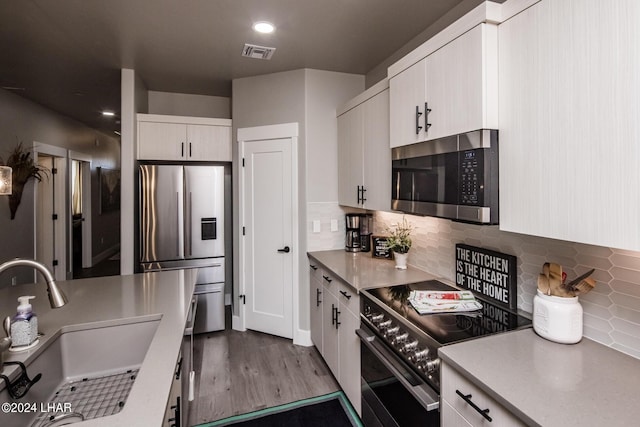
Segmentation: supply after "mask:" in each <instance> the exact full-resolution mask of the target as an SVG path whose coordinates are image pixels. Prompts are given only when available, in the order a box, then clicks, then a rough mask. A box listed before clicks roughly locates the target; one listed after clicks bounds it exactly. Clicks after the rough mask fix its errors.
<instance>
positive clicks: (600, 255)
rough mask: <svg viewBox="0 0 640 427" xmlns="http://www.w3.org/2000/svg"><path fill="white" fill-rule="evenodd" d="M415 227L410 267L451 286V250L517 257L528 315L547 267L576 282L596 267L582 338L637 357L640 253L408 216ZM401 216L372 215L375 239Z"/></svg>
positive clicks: (521, 295) (586, 302) (639, 349)
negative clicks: (550, 264) (459, 247)
mask: <svg viewBox="0 0 640 427" xmlns="http://www.w3.org/2000/svg"><path fill="white" fill-rule="evenodd" d="M407 219H408V220H409V222H410V223H412V224H413V225H414V227H415V231H414V233H413V236H412V237H413V246H412V248H411V251H410V255H409V264H411V265H414V266H416V267H418V268H421V269H423V270H427V271H429V272H430V273H433V274H436V275H439V276H442V277H445V278H447V279H450V280H452V281H455V276H454V274H455V265H454V260H455V245H456V243H466V244H469V245H473V246H478V247H482V248H487V249H492V250H496V251H499V252H503V253H506V254H511V255H515V256H516V257H517V258H518V308H519V309H522V310H524V311H527V312H529V313H531V312H532V311H533V296H534V294H535V291H536V288H537V277H538V274H539V273H540V272H541V271H542V264H544V263H545V262H556V263H558V264H561V265H562V268H563V271H566V272H567V276H568V279H569V280H570V279H572V278H575V277H577V276H579V275H580V274H582V273H585V272H586V271H588V270H590V269H592V268H594V269H595V272H594V274H593V276H592V277H593V279H595V280H596V281H597V284H596V287H595V288H594V290H593V291H591V292H589V293H588V294H586V295H584V296H581V297H580V302H581V303H582V307H583V309H584V336H585V337H588V338H590V339H592V340H594V341H598V342H600V343H602V344H604V345H607V346H610V347H613V348H615V349H617V350H620V351H622V352H624V353H627V354H629V355H631V356H633V357H636V358H640V252H631V251H623V250H618V249H611V248H605V247H600V246H590V245H584V244H580V243H572V242H565V241H561V240H553V239H546V238H542V237H535V236H528V235H524V234H516V233H509V232H504V231H500V230H499V229H498V227H497V226H478V225H471V224H463V223H458V222H452V221H449V220H444V219H439V218H432V217H418V216H412V215H407ZM399 220H402V215H401V214H394V213H388V212H376V213H375V216H374V229H375V233H376V234H384V231H385V230H386V229H387V228H388V227H389V226H390V225H391V224H394V223H396V222H397V221H399Z"/></svg>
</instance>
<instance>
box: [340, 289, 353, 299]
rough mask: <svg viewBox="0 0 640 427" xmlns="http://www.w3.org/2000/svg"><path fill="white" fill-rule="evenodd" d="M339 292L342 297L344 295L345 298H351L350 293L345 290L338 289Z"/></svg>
mask: <svg viewBox="0 0 640 427" xmlns="http://www.w3.org/2000/svg"><path fill="white" fill-rule="evenodd" d="M340 293H341V294H342V296H343V297H345V298H346V299H351V295H349V294H348V293H346V292H345V291H340Z"/></svg>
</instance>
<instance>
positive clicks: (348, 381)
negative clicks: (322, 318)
mask: <svg viewBox="0 0 640 427" xmlns="http://www.w3.org/2000/svg"><path fill="white" fill-rule="evenodd" d="M340 305H341V307H340V315H339V317H338V320H339V322H340V325H339V329H338V330H339V343H338V349H339V365H340V377H339V383H340V386H341V387H342V389H343V390H344V392H345V394H346V395H347V397H348V398H349V401H350V402H351V405H353V407H354V408H355V410H356V412H357V413H358V414H360V413H361V412H360V403H361V402H360V387H361V386H360V339H359V338H358V336H357V335H356V329H358V328H359V327H360V319H359V318H358V316H356V315H355V314H354V313H352V312H351V311H349V309H348V308H347V307H346V306H345V305H344V304H340Z"/></svg>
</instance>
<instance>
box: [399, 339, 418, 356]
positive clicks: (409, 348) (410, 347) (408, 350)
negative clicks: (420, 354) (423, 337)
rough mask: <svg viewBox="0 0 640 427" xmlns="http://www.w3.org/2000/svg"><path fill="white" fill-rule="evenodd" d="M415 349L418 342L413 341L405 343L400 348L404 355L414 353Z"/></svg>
mask: <svg viewBox="0 0 640 427" xmlns="http://www.w3.org/2000/svg"><path fill="white" fill-rule="evenodd" d="M417 348H418V340H413V341H411V342H409V343H406V344H405V345H404V346H402V351H404V352H405V353H411V352H413V351H415V350H416V349H417Z"/></svg>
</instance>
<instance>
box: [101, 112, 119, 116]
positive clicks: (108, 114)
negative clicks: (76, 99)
mask: <svg viewBox="0 0 640 427" xmlns="http://www.w3.org/2000/svg"><path fill="white" fill-rule="evenodd" d="M102 115H103V116H108V117H112V116H115V115H116V113H114V112H113V111H103V112H102Z"/></svg>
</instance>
